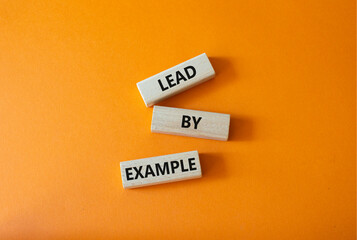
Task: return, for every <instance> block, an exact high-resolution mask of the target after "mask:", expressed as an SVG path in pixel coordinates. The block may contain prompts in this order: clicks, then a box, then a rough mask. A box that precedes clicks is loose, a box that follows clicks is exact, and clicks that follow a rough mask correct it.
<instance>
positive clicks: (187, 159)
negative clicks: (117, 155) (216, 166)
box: [120, 151, 202, 188]
mask: <svg viewBox="0 0 357 240" xmlns="http://www.w3.org/2000/svg"><path fill="white" fill-rule="evenodd" d="M120 171H121V178H122V181H123V187H124V188H137V187H144V186H149V185H155V184H161V183H168V182H176V181H182V180H188V179H193V178H200V177H201V176H202V173H201V165H200V159H199V157H198V152H197V151H191V152H183V153H176V154H169V155H164V156H158V157H149V158H143V159H138V160H132V161H126V162H121V163H120Z"/></svg>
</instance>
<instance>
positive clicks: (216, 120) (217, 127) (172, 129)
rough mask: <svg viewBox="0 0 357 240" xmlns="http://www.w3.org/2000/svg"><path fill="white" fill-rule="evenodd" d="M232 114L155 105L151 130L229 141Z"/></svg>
mask: <svg viewBox="0 0 357 240" xmlns="http://www.w3.org/2000/svg"><path fill="white" fill-rule="evenodd" d="M229 123H230V115H229V114H223V113H213V112H204V111H196V110H189V109H182V108H172V107H162V106H154V111H153V114H152V122H151V132H154V133H165V134H173V135H180V136H189V137H197V138H207V139H214V140H222V141H227V139H228V135H229Z"/></svg>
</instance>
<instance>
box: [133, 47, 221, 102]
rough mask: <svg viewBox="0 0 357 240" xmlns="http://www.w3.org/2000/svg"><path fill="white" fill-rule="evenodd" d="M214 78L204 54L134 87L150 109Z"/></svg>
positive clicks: (211, 68)
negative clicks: (136, 87)
mask: <svg viewBox="0 0 357 240" xmlns="http://www.w3.org/2000/svg"><path fill="white" fill-rule="evenodd" d="M214 76H215V71H214V69H213V67H212V65H211V63H210V61H209V59H208V57H207V55H206V54H205V53H203V54H201V55H198V56H197V57H194V58H192V59H190V60H187V61H186V62H183V63H181V64H179V65H176V66H175V67H172V68H170V69H167V70H165V71H163V72H161V73H158V74H156V75H154V76H152V77H149V78H147V79H145V80H143V81H141V82H138V83H137V84H136V85H137V86H138V89H139V91H140V94H141V96H142V98H143V99H144V102H145V105H146V106H147V107H150V106H152V105H154V104H155V103H158V102H159V101H161V100H164V99H166V98H168V97H171V96H173V95H175V94H178V93H180V92H182V91H185V90H187V89H189V88H191V87H193V86H196V85H198V84H200V83H203V82H205V81H207V80H209V79H211V78H213V77H214Z"/></svg>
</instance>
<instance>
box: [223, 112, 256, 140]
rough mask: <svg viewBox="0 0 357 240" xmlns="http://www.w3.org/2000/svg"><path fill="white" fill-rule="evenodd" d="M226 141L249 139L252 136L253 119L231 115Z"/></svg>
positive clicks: (251, 138)
mask: <svg viewBox="0 0 357 240" xmlns="http://www.w3.org/2000/svg"><path fill="white" fill-rule="evenodd" d="M229 128H230V129H229V137H228V141H250V140H253V138H254V121H253V120H252V119H250V118H247V117H243V116H238V117H237V116H231V124H230V127H229Z"/></svg>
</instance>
